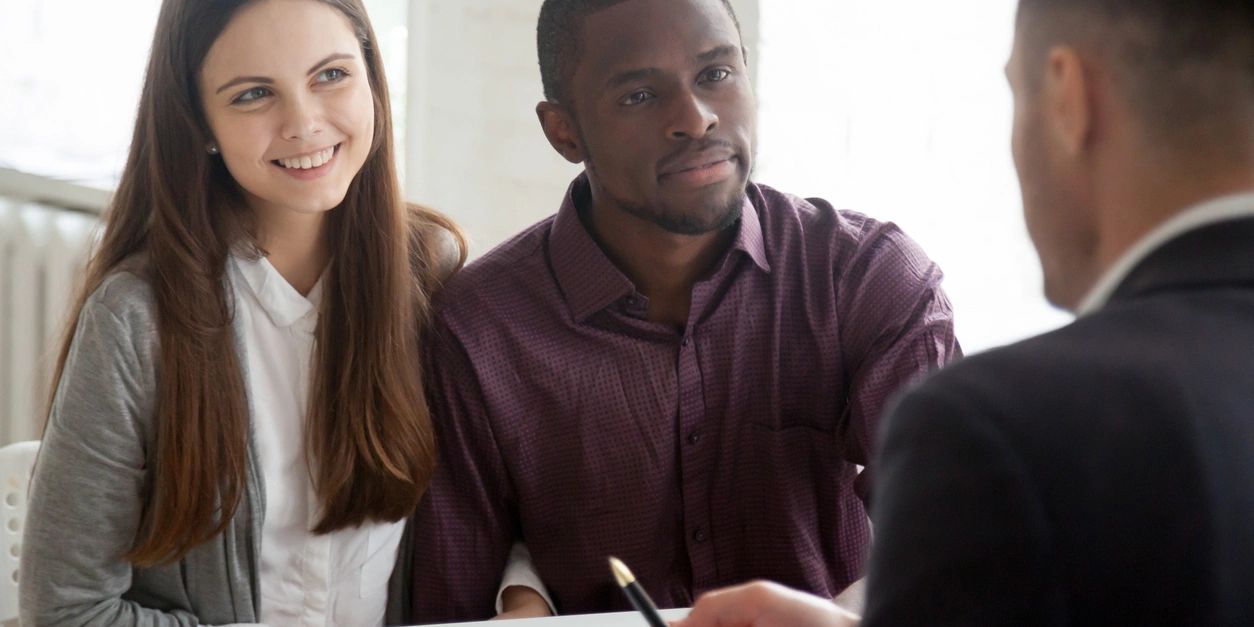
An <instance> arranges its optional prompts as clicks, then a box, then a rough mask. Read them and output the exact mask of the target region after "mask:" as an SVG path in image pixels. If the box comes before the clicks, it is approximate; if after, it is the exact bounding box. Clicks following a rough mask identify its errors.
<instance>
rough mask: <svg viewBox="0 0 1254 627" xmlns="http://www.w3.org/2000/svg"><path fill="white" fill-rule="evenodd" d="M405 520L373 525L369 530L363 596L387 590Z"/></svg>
mask: <svg viewBox="0 0 1254 627" xmlns="http://www.w3.org/2000/svg"><path fill="white" fill-rule="evenodd" d="M404 530H405V521H403V520H402V521H400V522H396V523H389V524H382V525H371V527H370V529H369V531H367V532H366V533H367V538H366V559H365V560H364V561H363V562H362V564H361V589H360V590H359V591H358V593H359V594H360V595H361V598H363V599H364V598H366V597H372V596H375V595H377V594H383V593H386V592H387V587H388V579H390V578H391V577H392V569H393V567H394V566H395V565H396V547H397V546H398V545H399V544H400V541H401V534H402V533H403V532H404Z"/></svg>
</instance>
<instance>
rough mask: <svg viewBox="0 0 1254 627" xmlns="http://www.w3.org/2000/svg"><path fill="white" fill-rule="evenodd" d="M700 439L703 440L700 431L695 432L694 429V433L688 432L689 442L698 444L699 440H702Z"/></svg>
mask: <svg viewBox="0 0 1254 627" xmlns="http://www.w3.org/2000/svg"><path fill="white" fill-rule="evenodd" d="M700 441H701V434H700V433H697V432H695V431H694V432H692V433H690V434H688V443H689V444H696V443H697V442H700Z"/></svg>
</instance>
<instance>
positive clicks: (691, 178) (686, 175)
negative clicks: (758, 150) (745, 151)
mask: <svg viewBox="0 0 1254 627" xmlns="http://www.w3.org/2000/svg"><path fill="white" fill-rule="evenodd" d="M685 165H686V166H687V167H682V168H672V169H671V170H670V171H668V172H665V173H663V174H662V175H661V176H659V177H658V182H659V183H661V184H663V185H678V186H680V187H686V188H693V189H695V188H701V187H705V186H707V185H713V184H715V183H721V182H722V181H725V180H727V179H728V178H730V177H731V176H732V175H733V174H735V173H736V157H734V156H728V157H724V158H721V159H715V160H710V159H702V160H700V161H699V162H697V163H694V164H691V165H687V164H685Z"/></svg>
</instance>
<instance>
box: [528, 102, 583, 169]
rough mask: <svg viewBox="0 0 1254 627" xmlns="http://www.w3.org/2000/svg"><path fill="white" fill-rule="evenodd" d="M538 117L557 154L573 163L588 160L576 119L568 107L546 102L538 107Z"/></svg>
mask: <svg viewBox="0 0 1254 627" xmlns="http://www.w3.org/2000/svg"><path fill="white" fill-rule="evenodd" d="M536 117H538V118H539V119H540V128H542V129H544V136H545V137H547V138H548V140H549V144H550V145H552V146H553V150H556V151H557V154H559V155H562V158H564V159H566V160H567V161H569V162H571V163H583V162H584V161H585V160H587V155H586V153H585V152H584V147H583V144H582V143H581V142H580V141H579V133H577V132H575V118H574V116H572V115H571V114H570V111H569V110H568V109H567V108H566V107H564V106H562V105H560V104H558V103H556V102H549V101H547V100H546V101H543V102H541V103H540V104H538V105H536Z"/></svg>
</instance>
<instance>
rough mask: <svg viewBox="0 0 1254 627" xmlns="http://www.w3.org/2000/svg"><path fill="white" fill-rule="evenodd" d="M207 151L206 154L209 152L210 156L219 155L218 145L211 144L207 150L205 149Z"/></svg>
mask: <svg viewBox="0 0 1254 627" xmlns="http://www.w3.org/2000/svg"><path fill="white" fill-rule="evenodd" d="M205 151H206V152H208V153H209V154H211V155H216V154H218V145H217V144H209V146H208V147H207V148H205Z"/></svg>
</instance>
